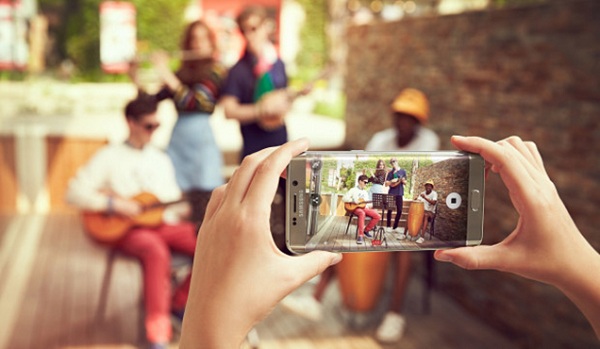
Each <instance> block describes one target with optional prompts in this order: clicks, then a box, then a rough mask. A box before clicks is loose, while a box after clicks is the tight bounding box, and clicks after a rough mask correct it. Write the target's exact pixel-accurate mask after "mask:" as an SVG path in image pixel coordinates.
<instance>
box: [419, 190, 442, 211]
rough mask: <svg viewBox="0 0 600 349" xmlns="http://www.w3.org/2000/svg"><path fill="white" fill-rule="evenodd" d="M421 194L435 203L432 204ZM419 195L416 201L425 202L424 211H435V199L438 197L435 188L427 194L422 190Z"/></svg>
mask: <svg viewBox="0 0 600 349" xmlns="http://www.w3.org/2000/svg"><path fill="white" fill-rule="evenodd" d="M422 194H425V197H427V198H428V199H429V200H431V201H434V200H435V201H436V203H435V205H432V204H430V203H429V201H427V200H425V199H423V197H421V195H422ZM421 195H419V197H418V198H417V200H418V201H421V202H423V203H424V204H425V211H429V212H434V213H435V207H436V206H437V199H438V194H437V192H436V191H435V190H432V191H431V193H429V195H427V191H424V192H422V193H421Z"/></svg>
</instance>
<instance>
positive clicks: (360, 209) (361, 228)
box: [342, 175, 381, 245]
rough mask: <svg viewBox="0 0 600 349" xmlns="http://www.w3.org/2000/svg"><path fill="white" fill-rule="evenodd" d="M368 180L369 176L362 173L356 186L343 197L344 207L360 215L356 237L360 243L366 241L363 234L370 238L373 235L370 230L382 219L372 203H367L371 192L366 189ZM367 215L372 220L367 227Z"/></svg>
mask: <svg viewBox="0 0 600 349" xmlns="http://www.w3.org/2000/svg"><path fill="white" fill-rule="evenodd" d="M368 181H369V177H367V176H366V175H360V176H359V177H358V184H357V185H356V187H354V188H352V189H350V190H348V192H347V193H346V195H344V197H343V198H342V201H344V202H345V204H344V207H346V209H347V210H348V211H349V212H352V213H354V214H355V215H356V216H357V217H358V238H356V243H357V244H359V245H360V244H362V243H363V242H364V238H363V236H366V237H368V238H372V237H373V236H372V235H371V233H370V231H371V230H373V228H375V226H377V223H378V222H379V220H380V219H381V216H380V215H379V213H377V211H375V210H373V209H372V208H371V207H370V206H371V205H370V204H368V203H367V200H369V192H368V191H367V190H366V186H367V182H368ZM366 216H369V217H371V221H370V222H369V224H368V225H367V226H366V227H365V217H366Z"/></svg>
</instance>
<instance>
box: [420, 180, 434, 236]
mask: <svg viewBox="0 0 600 349" xmlns="http://www.w3.org/2000/svg"><path fill="white" fill-rule="evenodd" d="M437 200H438V194H437V192H436V191H435V190H433V180H431V179H430V180H428V181H427V182H425V191H424V192H422V193H421V194H420V195H419V197H418V198H417V201H421V202H422V203H423V204H424V206H425V215H424V216H423V224H422V225H421V230H420V232H419V235H420V236H419V238H418V239H417V241H416V242H417V243H418V244H420V243H422V242H423V241H425V231H426V230H427V224H428V223H429V222H433V218H434V217H435V212H436V208H437ZM430 229H431V228H430ZM430 234H431V233H430Z"/></svg>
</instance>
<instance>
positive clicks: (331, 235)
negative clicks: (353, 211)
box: [306, 216, 451, 252]
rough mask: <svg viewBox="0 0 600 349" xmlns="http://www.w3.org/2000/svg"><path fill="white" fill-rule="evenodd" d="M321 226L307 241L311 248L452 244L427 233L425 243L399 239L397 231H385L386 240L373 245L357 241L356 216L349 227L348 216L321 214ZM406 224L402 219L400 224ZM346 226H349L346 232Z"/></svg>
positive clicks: (416, 248) (410, 247) (414, 247)
mask: <svg viewBox="0 0 600 349" xmlns="http://www.w3.org/2000/svg"><path fill="white" fill-rule="evenodd" d="M319 219H320V220H319V228H318V232H317V234H316V235H314V236H312V237H311V238H310V240H309V241H308V242H307V243H306V246H307V248H308V249H309V250H311V249H314V248H317V247H318V248H319V249H323V250H332V251H356V252H359V251H367V250H382V251H385V250H389V251H395V250H412V251H419V250H428V249H434V248H436V247H450V246H451V244H449V243H448V242H443V241H440V240H439V239H437V238H436V237H435V236H434V237H430V236H429V234H428V233H427V234H426V236H425V237H426V239H425V241H424V242H423V243H420V244H417V243H416V242H415V241H414V239H413V240H409V239H403V240H399V239H398V238H397V236H398V234H396V233H383V236H384V237H385V238H386V242H385V243H383V244H381V245H377V246H373V244H372V240H371V239H368V238H367V239H365V241H364V243H363V244H357V243H356V238H355V236H356V231H357V225H356V224H357V223H356V218H353V219H352V222H351V224H350V226H349V227H348V217H347V216H319ZM403 224H404V225H405V223H404V222H403V221H401V224H400V226H403ZM346 227H348V230H347V233H346Z"/></svg>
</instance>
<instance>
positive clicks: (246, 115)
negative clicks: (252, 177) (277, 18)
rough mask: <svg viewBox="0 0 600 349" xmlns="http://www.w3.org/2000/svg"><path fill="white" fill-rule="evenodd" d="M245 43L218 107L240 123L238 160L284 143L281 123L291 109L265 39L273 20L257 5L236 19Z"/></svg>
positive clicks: (282, 77)
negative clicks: (241, 140) (240, 134)
mask: <svg viewBox="0 0 600 349" xmlns="http://www.w3.org/2000/svg"><path fill="white" fill-rule="evenodd" d="M237 24H238V26H239V29H240V31H241V32H242V35H243V37H244V39H245V41H246V49H245V51H244V55H243V56H242V58H240V60H239V61H238V62H237V63H236V64H235V65H234V66H233V67H232V68H231V69H230V71H229V75H228V77H227V80H226V82H225V85H224V88H223V97H222V99H221V105H222V106H223V109H224V112H225V117H227V118H228V119H235V120H238V121H239V122H240V130H241V133H242V138H243V146H242V154H241V157H242V159H243V158H244V157H246V156H248V155H249V154H252V153H254V152H256V151H258V150H261V149H264V148H268V147H272V146H277V145H281V144H283V143H285V142H287V139H288V135H287V129H286V126H285V122H284V116H285V114H286V113H287V112H288V111H289V110H290V108H291V98H290V96H289V94H288V92H287V85H288V79H287V75H286V72H285V65H284V63H283V61H282V60H281V59H280V58H279V56H278V53H277V50H276V48H275V46H274V45H273V43H271V41H270V40H269V36H270V35H271V34H272V31H273V27H274V21H273V20H271V19H269V17H268V13H267V10H266V9H265V8H264V7H261V6H255V5H251V6H248V7H246V8H245V9H244V10H242V12H241V13H240V14H239V16H238V17H237Z"/></svg>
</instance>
